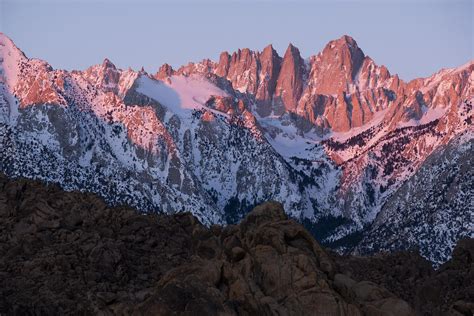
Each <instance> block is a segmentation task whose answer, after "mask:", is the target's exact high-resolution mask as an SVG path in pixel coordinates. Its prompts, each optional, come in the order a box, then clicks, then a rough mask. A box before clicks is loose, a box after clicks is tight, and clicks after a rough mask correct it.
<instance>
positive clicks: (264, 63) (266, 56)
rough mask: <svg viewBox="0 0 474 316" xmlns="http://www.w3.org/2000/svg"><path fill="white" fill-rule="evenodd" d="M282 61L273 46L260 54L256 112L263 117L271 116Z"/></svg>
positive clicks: (269, 46) (267, 47)
mask: <svg viewBox="0 0 474 316" xmlns="http://www.w3.org/2000/svg"><path fill="white" fill-rule="evenodd" d="M281 61H282V59H281V57H280V56H279V55H278V53H277V52H276V50H275V49H274V48H273V46H272V45H271V44H270V45H268V46H266V47H265V48H264V49H263V51H262V52H261V53H260V72H259V85H258V89H257V92H256V94H255V99H256V102H257V108H256V111H257V112H258V113H259V115H260V116H262V117H265V116H268V115H270V114H271V112H272V110H273V109H272V107H271V103H272V99H273V95H274V93H275V89H276V85H277V80H278V76H279V74H280V67H281Z"/></svg>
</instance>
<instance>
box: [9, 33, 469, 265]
mask: <svg viewBox="0 0 474 316" xmlns="http://www.w3.org/2000/svg"><path fill="white" fill-rule="evenodd" d="M473 72H474V62H473V61H469V62H468V63H466V64H465V65H463V66H460V67H458V68H453V69H443V70H440V71H439V72H437V73H436V74H434V75H432V76H430V77H427V78H419V79H415V80H412V81H409V82H405V81H403V80H401V79H400V78H399V77H398V76H397V75H393V74H391V73H390V72H389V70H388V69H387V68H386V67H384V66H380V65H377V64H376V63H375V62H374V61H373V60H372V59H371V58H370V57H369V56H367V55H365V53H364V52H363V51H362V50H361V49H360V48H359V47H358V45H357V43H356V41H355V40H354V39H352V38H351V37H349V36H343V37H341V38H339V39H337V40H334V41H331V42H329V43H328V44H327V45H326V47H325V48H324V49H323V51H322V52H320V53H319V54H317V55H314V56H311V57H310V58H308V59H303V58H302V56H301V55H300V52H299V50H298V49H297V48H296V47H294V46H293V45H291V44H290V45H289V46H288V49H287V50H286V51H285V53H284V55H283V57H281V56H279V55H278V54H277V52H276V51H275V50H274V49H273V47H272V46H271V45H270V46H267V47H265V48H264V49H263V51H261V52H259V51H252V50H250V49H242V50H238V51H237V52H234V53H232V54H229V53H227V52H223V53H222V54H221V55H220V58H219V60H218V61H211V60H203V61H202V62H198V63H190V64H188V65H185V66H183V67H181V68H179V69H173V68H172V67H171V66H169V65H167V64H165V65H163V66H162V67H160V69H159V70H158V71H157V72H156V73H155V74H150V73H147V72H145V71H144V70H141V71H134V70H132V69H128V70H123V69H119V68H117V67H116V66H115V65H114V64H113V63H112V62H111V61H109V60H107V59H106V60H104V62H103V63H102V64H100V65H95V66H91V67H90V68H88V69H86V70H80V71H79V70H74V71H65V70H59V69H53V68H52V67H51V66H50V65H49V64H48V63H47V62H45V61H42V60H38V59H31V58H28V57H26V56H25V54H24V53H23V52H22V51H21V50H20V49H18V48H17V47H16V46H15V44H14V43H13V42H12V41H11V40H10V39H9V38H8V37H7V36H6V35H4V34H1V35H0V171H1V172H3V173H4V174H6V175H7V176H8V177H11V178H17V177H26V178H31V179H37V180H41V181H44V182H48V183H57V184H59V185H60V186H61V187H62V188H63V189H65V190H79V191H88V192H93V193H96V194H98V195H99V196H101V197H103V198H104V199H105V201H107V203H109V204H111V205H129V206H131V207H134V208H136V209H139V210H142V211H145V212H158V213H176V212H181V211H190V212H192V214H193V215H195V216H196V217H197V218H199V220H200V221H201V222H202V223H203V224H205V225H211V224H225V223H236V222H238V221H240V220H241V219H242V218H243V217H244V216H245V214H246V213H248V212H249V211H250V210H251V209H252V208H253V206H255V205H257V204H259V203H261V202H264V201H267V200H276V201H279V202H281V203H282V204H283V206H284V209H285V210H286V211H287V213H288V215H289V216H290V217H292V218H294V219H296V220H298V221H300V222H301V223H303V224H304V225H305V226H306V227H307V228H308V229H309V230H310V231H312V232H313V234H314V236H316V237H317V238H318V240H319V241H320V242H321V243H322V244H323V245H326V246H330V247H332V248H334V249H335V250H337V251H339V252H340V253H360V254H370V253H374V252H378V251H382V250H403V249H412V248H417V249H419V250H420V252H421V254H422V255H423V256H424V257H426V258H427V259H429V260H431V261H432V262H434V263H435V264H440V263H442V262H444V261H446V260H447V259H448V258H449V256H450V253H451V251H452V249H453V247H454V245H455V244H456V242H457V241H458V240H459V239H460V238H462V237H474V233H473V232H474V215H473V214H474V206H473V204H472V198H470V197H471V196H472V195H473V194H474V192H473V187H474V185H473V184H474V183H473V180H472V179H473V178H474V177H473V174H472V173H473V171H472V170H473V168H472V157H473V155H472V154H473V151H472V143H473V129H472V104H473V101H474V88H473V80H474V75H473Z"/></svg>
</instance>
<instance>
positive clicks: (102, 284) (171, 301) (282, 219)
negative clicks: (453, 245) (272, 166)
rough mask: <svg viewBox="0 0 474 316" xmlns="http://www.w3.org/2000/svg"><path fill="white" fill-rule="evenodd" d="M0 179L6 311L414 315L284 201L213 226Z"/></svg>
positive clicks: (1, 306) (0, 288)
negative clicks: (289, 212) (361, 275)
mask: <svg viewBox="0 0 474 316" xmlns="http://www.w3.org/2000/svg"><path fill="white" fill-rule="evenodd" d="M0 189H1V190H0V218H1V221H0V228H1V229H0V240H1V243H0V271H1V273H0V312H1V313H7V314H18V315H20V314H21V315H25V314H35V315H38V314H47V315H53V314H65V313H73V312H74V313H86V314H90V313H102V314H106V315H107V314H130V313H135V314H155V315H156V314H160V315H172V314H173V315H176V314H183V315H235V314H242V315H255V314H263V315H272V314H275V315H276V314H278V315H295V314H298V315H314V314H315V313H316V314H324V315H414V312H413V310H412V308H411V307H410V306H409V305H408V303H406V302H405V301H403V300H401V299H399V298H397V297H396V296H395V295H394V294H392V293H391V292H389V291H388V290H386V289H384V288H382V287H380V286H378V285H376V284H375V283H372V282H368V281H361V282H357V281H355V280H353V279H351V278H350V277H349V276H347V275H344V274H341V273H340V271H339V270H338V268H337V265H336V264H335V263H334V261H333V259H332V258H331V256H329V255H328V254H327V253H326V251H325V250H324V249H323V248H321V246H319V244H318V243H317V242H316V241H315V240H314V239H313V237H311V235H310V234H309V233H308V232H307V231H306V230H305V229H304V228H303V227H302V226H301V225H299V224H297V223H296V222H294V221H293V220H289V219H288V217H287V216H286V215H285V212H284V210H283V208H282V207H281V205H280V204H278V203H275V202H268V203H265V204H262V205H260V206H258V207H256V208H255V209H254V210H253V211H252V212H251V213H250V214H249V215H248V216H247V217H246V218H245V219H244V220H243V221H242V223H240V224H239V225H236V226H233V225H231V226H228V227H224V228H223V227H220V226H212V227H211V228H206V227H204V226H202V225H201V224H200V223H199V222H198V221H197V220H196V218H194V217H193V216H192V215H191V214H189V213H182V214H176V215H139V214H137V213H135V212H134V211H133V210H131V209H128V208H125V207H121V208H113V209H111V208H108V207H107V206H106V204H105V203H104V202H103V201H101V200H100V199H99V198H97V197H96V196H94V195H91V194H86V193H78V192H64V191H61V190H60V189H59V188H58V187H56V186H51V185H49V186H46V185H42V184H40V183H38V182H33V181H30V180H18V181H11V180H8V179H7V178H5V177H4V176H0ZM463 256H464V257H463ZM463 256H461V257H462V258H463V259H462V260H471V259H470V258H468V257H466V255H463ZM461 264H464V263H463V262H462V263H461Z"/></svg>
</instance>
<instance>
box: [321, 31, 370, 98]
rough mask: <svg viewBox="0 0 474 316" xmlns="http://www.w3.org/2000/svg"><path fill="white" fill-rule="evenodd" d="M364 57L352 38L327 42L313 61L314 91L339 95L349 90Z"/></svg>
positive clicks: (347, 37)
mask: <svg viewBox="0 0 474 316" xmlns="http://www.w3.org/2000/svg"><path fill="white" fill-rule="evenodd" d="M364 58H365V55H364V53H363V52H362V50H361V49H360V48H359V47H358V46H357V43H356V42H355V41H354V39H353V38H352V37H349V36H346V35H345V36H343V37H341V38H340V39H338V40H335V41H331V42H329V43H328V44H327V45H326V47H325V48H324V50H323V51H322V52H321V53H320V54H319V55H317V56H316V58H315V59H314V60H313V63H314V68H313V69H312V73H313V77H312V79H313V80H314V83H315V89H316V90H317V91H318V92H319V93H321V94H340V93H342V92H343V91H345V92H347V91H349V90H350V88H349V86H350V85H351V84H354V82H355V79H356V75H357V74H358V73H359V70H360V69H361V66H362V63H363V62H364Z"/></svg>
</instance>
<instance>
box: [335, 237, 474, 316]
mask: <svg viewBox="0 0 474 316" xmlns="http://www.w3.org/2000/svg"><path fill="white" fill-rule="evenodd" d="M334 258H335V261H336V262H337V265H338V268H339V269H340V270H341V271H342V272H344V273H346V274H347V275H350V276H351V277H352V278H354V279H355V280H370V281H372V282H376V283H377V284H380V285H382V286H383V287H385V288H387V289H388V290H390V291H391V292H393V293H395V294H397V295H399V296H400V297H401V298H402V299H404V300H406V301H407V302H409V303H410V304H411V305H412V306H414V307H415V310H416V312H417V314H419V315H459V316H461V315H472V314H473V313H474V286H473V284H474V273H473V271H474V268H473V265H474V239H462V240H460V241H459V242H458V244H457V245H456V247H455V248H454V251H453V257H452V259H451V260H450V261H448V262H446V263H445V264H443V265H442V266H441V267H440V268H439V269H438V270H436V271H435V270H433V268H432V267H431V265H430V263H429V262H428V261H426V260H425V259H423V258H422V257H420V255H419V254H418V253H415V252H396V253H380V254H377V255H374V256H372V257H357V256H353V257H349V256H347V257H339V256H335V257H334Z"/></svg>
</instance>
